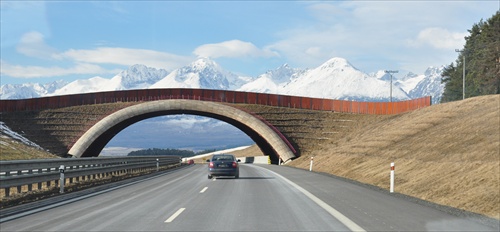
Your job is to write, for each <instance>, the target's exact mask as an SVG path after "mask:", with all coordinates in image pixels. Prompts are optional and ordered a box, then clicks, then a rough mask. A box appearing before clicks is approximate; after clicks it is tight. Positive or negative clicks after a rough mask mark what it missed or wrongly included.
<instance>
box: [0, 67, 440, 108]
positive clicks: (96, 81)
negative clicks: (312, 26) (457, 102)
mask: <svg viewBox="0 0 500 232" xmlns="http://www.w3.org/2000/svg"><path fill="white" fill-rule="evenodd" d="M442 70H443V67H429V68H428V69H427V70H426V71H425V72H424V74H414V73H411V72H410V73H408V74H406V75H404V76H403V77H401V78H397V77H395V76H394V75H392V83H393V86H392V99H393V101H401V100H408V99H414V98H419V97H423V96H432V99H433V103H438V102H439V101H440V99H441V95H442V93H443V90H444V85H443V84H442V83H441V73H442ZM390 84H391V74H389V73H386V72H385V71H384V70H381V71H378V72H375V73H370V74H367V73H364V72H362V71H360V70H358V69H356V68H355V67H354V66H353V65H352V64H350V63H349V62H348V61H347V60H346V59H343V58H338V57H335V58H332V59H330V60H328V61H326V62H325V63H323V64H322V65H320V66H319V67H316V68H311V69H299V68H292V67H290V66H289V65H288V64H284V65H282V66H280V67H278V68H276V69H273V70H269V71H267V72H266V73H264V74H261V75H259V76H257V77H249V76H241V75H236V74H234V73H232V72H230V71H227V70H225V69H223V68H222V67H221V66H220V65H219V64H217V63H216V62H215V61H213V60H211V59H209V58H199V59H197V60H195V61H194V62H192V63H191V64H189V65H187V66H184V67H181V68H179V69H176V70H173V71H172V72H168V71H167V70H165V69H155V68H151V67H147V66H145V65H141V64H136V65H133V66H130V67H129V68H128V69H127V70H124V71H122V72H120V73H118V74H117V75H115V76H114V77H112V78H110V79H108V78H103V77H99V76H95V77H92V78H89V79H80V80H76V81H72V82H69V83H68V82H66V81H63V80H61V81H56V82H52V83H47V84H40V83H25V84H13V85H12V84H6V85H2V86H1V87H0V94H1V95H0V98H1V99H23V98H36V97H45V96H54V95H65V94H76V93H88V92H99V91H113V90H128V89H147V88H204V89H223V90H236V91H248V92H260V93H275V94H284V95H295V96H307V97H317V98H330V99H341V100H356V101H390V99H391V91H390V89H391V87H390Z"/></svg>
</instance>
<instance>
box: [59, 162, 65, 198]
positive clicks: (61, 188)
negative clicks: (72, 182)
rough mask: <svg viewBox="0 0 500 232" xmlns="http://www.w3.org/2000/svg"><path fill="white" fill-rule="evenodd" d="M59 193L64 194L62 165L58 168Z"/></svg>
mask: <svg viewBox="0 0 500 232" xmlns="http://www.w3.org/2000/svg"><path fill="white" fill-rule="evenodd" d="M59 173H60V177H59V193H64V182H65V181H64V165H61V166H59Z"/></svg>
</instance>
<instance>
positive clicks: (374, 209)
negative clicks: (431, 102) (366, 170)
mask: <svg viewBox="0 0 500 232" xmlns="http://www.w3.org/2000/svg"><path fill="white" fill-rule="evenodd" d="M206 168H207V167H206V165H192V166H191V167H188V168H184V169H181V170H178V171H175V172H172V173H169V174H166V175H161V176H157V177H154V178H150V179H148V180H145V181H140V182H138V183H135V184H131V185H127V186H124V187H120V188H116V189H110V190H109V191H106V192H102V193H95V194H94V195H92V196H89V197H85V198H82V199H80V200H78V201H74V202H69V203H63V204H58V205H54V207H52V208H49V209H45V210H42V211H40V212H36V213H31V212H26V215H25V216H22V217H19V218H16V219H12V220H9V221H6V222H3V223H1V224H0V229H1V231H2V232H3V231H481V230H482V231H497V230H498V228H490V227H487V226H485V225H483V224H480V223H477V222H475V221H472V220H468V219H466V218H461V217H460V218H459V217H456V216H453V215H450V214H448V213H446V212H443V211H440V210H436V209H434V208H431V207H426V206H422V205H419V204H416V203H413V202H411V201H407V200H405V199H401V198H397V197H394V196H392V195H390V194H388V193H385V192H381V191H377V190H373V189H370V188H367V187H364V186H361V185H356V184H352V183H348V182H345V181H342V180H339V179H336V178H332V177H330V176H326V175H320V174H317V173H313V172H308V171H304V170H298V169H294V168H289V167H280V166H275V165H262V166H260V165H252V164H242V165H241V166H240V178H239V179H232V178H216V179H213V180H209V179H207V170H206Z"/></svg>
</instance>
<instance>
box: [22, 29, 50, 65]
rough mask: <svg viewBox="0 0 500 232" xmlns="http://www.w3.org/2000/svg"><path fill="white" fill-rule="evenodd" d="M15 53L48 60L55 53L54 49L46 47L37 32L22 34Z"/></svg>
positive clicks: (40, 34)
mask: <svg viewBox="0 0 500 232" xmlns="http://www.w3.org/2000/svg"><path fill="white" fill-rule="evenodd" d="M17 51H18V52H19V53H21V54H23V55H26V56H29V57H35V58H42V59H50V58H52V56H53V55H54V54H55V53H56V49H54V48H52V47H50V46H49V45H47V44H46V43H45V40H44V36H43V35H42V33H40V32H37V31H32V32H28V33H26V34H24V35H23V36H22V37H21V40H20V41H19V44H18V45H17Z"/></svg>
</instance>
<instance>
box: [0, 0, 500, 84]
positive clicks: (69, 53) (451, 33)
mask: <svg viewBox="0 0 500 232" xmlns="http://www.w3.org/2000/svg"><path fill="white" fill-rule="evenodd" d="M499 2H500V1H499V0H492V1H96V2H90V1H47V2H44V1H33V2H29V1H9V0H2V1H1V3H0V4H1V12H0V13H1V14H0V15H1V25H0V26H1V29H0V30H1V33H0V34H1V84H2V85H4V84H17V83H26V82H38V83H47V82H51V81H54V80H61V79H64V80H67V81H73V80H75V79H82V78H90V77H93V76H101V77H105V78H111V77H113V76H114V75H116V74H117V73H118V72H120V71H121V70H124V69H127V68H128V67H129V66H131V65H133V64H138V63H139V64H145V65H147V66H151V67H155V68H163V69H167V70H169V71H172V70H174V69H175V68H178V67H181V66H184V65H186V64H188V63H190V62H191V61H193V60H195V59H196V58H197V57H199V56H204V57H211V58H212V59H214V60H215V61H216V62H218V63H219V64H220V65H221V66H222V67H223V68H225V69H226V70H229V71H231V72H234V73H237V74H241V75H247V76H257V75H259V74H262V73H264V72H265V71H267V70H270V69H274V68H277V67H279V66H281V65H282V64H284V63H288V64H289V65H290V66H292V67H297V68H314V67H317V66H319V65H320V64H322V63H324V62H325V61H327V60H328V59H330V58H332V57H343V58H346V59H347V60H349V61H350V62H351V64H353V65H354V66H355V67H356V68H358V69H360V70H362V71H364V72H367V73H370V72H375V71H377V70H381V69H393V70H394V69H395V70H400V75H403V74H404V73H405V72H407V71H412V72H415V73H423V72H424V71H425V69H426V68H427V67H429V66H440V65H447V64H450V63H452V62H454V61H455V59H456V57H457V54H456V52H455V49H456V48H462V46H463V44H464V41H465V40H464V36H466V35H467V34H468V33H467V30H468V29H470V28H471V27H472V25H473V24H474V23H477V22H479V20H481V19H488V18H490V17H491V16H492V15H493V14H494V13H495V12H496V11H497V10H499V7H500V3H499ZM401 73H403V74H401Z"/></svg>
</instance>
